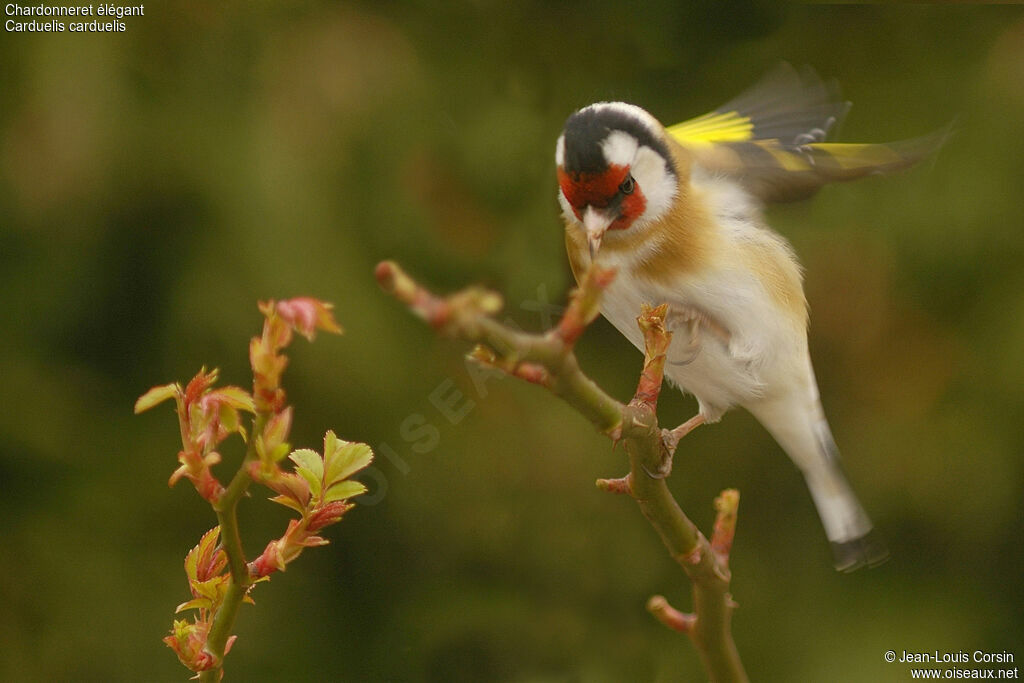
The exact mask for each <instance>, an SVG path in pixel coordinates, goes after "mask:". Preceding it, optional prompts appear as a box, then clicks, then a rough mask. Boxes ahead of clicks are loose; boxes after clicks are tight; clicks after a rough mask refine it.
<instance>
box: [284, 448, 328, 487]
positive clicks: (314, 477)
mask: <svg viewBox="0 0 1024 683" xmlns="http://www.w3.org/2000/svg"><path fill="white" fill-rule="evenodd" d="M288 457H289V458H290V459H291V461H292V462H294V463H295V471H296V473H298V475H299V476H301V477H302V478H303V479H305V480H306V483H307V484H309V490H310V493H312V494H313V497H314V498H315V497H316V496H319V495H320V491H321V489H322V486H323V477H324V461H323V459H322V458H321V457H320V454H319V453H317V452H316V451H314V450H310V449H308V448H300V449H299V450H297V451H292V454H291V455H289V456H288Z"/></svg>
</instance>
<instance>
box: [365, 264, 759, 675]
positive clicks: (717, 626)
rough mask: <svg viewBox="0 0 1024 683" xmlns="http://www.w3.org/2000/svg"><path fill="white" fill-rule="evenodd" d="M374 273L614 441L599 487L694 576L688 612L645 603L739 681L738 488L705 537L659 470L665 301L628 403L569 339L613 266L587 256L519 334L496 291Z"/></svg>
mask: <svg viewBox="0 0 1024 683" xmlns="http://www.w3.org/2000/svg"><path fill="white" fill-rule="evenodd" d="M376 276H377V280H378V282H379V283H380V285H381V287H382V288H383V289H384V291H386V292H388V293H389V294H391V295H392V296H394V297H395V298H397V299H398V300H399V301H401V302H402V303H404V304H405V305H406V306H408V307H409V308H410V309H411V310H412V311H413V313H415V314H416V315H418V316H419V317H421V318H422V319H423V320H424V321H426V322H427V324H428V325H430V326H431V327H433V328H434V329H435V330H437V331H439V332H440V333H442V334H444V335H446V336H450V337H455V338H459V339H463V340H466V341H469V342H472V343H475V344H477V347H476V348H475V349H474V350H473V351H472V352H471V353H470V358H472V359H474V360H475V361H477V362H479V363H483V364H484V365H488V366H491V367H496V368H499V369H501V370H503V371H505V372H507V373H508V374H510V375H513V376H516V377H520V378H522V379H525V380H527V381H530V382H533V383H535V384H539V385H541V386H544V387H547V388H548V389H550V390H551V391H552V392H553V393H554V394H556V395H557V396H558V397H559V398H561V399H562V400H564V401H565V402H566V403H568V404H569V405H571V406H572V407H573V408H575V409H576V410H577V411H578V412H579V413H580V414H581V415H583V416H584V417H586V418H587V419H588V420H590V421H591V422H592V423H593V424H594V425H595V426H596V427H597V429H598V430H599V431H601V432H602V433H604V434H606V435H608V436H609V437H610V438H612V439H613V441H616V442H618V441H620V440H621V441H622V442H623V444H624V446H625V450H626V453H627V454H628V455H629V463H630V472H629V474H628V475H627V476H626V477H623V478H621V479H601V480H598V482H597V485H598V487H599V488H601V489H602V490H606V491H609V492H613V493H620V494H628V495H630V496H632V497H633V498H634V499H635V500H636V502H637V504H638V505H639V507H640V510H641V511H642V512H643V514H644V516H645V517H646V518H647V520H648V521H649V522H650V523H651V525H652V526H653V527H654V529H655V531H657V532H658V535H659V536H660V537H661V540H662V542H663V543H664V544H665V547H666V548H668V551H669V554H670V555H671V556H672V558H673V559H675V560H676V562H678V563H679V564H680V565H681V566H682V568H683V570H684V571H685V572H686V573H687V575H688V576H689V577H690V579H691V581H692V583H693V603H694V614H693V615H686V614H683V613H681V612H678V611H677V610H675V609H673V608H672V607H671V606H670V605H669V604H668V602H667V601H666V600H665V599H664V598H662V597H660V596H655V597H654V598H652V599H651V601H650V602H649V603H648V609H649V610H650V611H651V612H652V613H653V614H654V615H655V616H656V617H657V618H658V619H659V620H660V621H661V622H662V623H664V624H666V625H668V626H670V627H671V628H674V629H676V630H679V631H683V632H685V633H687V634H688V635H689V636H690V639H691V640H692V642H693V644H694V646H695V647H696V649H697V651H698V653H699V654H700V658H701V661H702V662H703V664H704V668H705V670H706V671H707V673H708V676H709V677H710V679H711V680H712V681H716V682H727V681H730V682H731V681H746V680H747V676H746V673H745V672H744V670H743V665H742V663H741V662H740V658H739V654H738V653H737V651H736V646H735V644H734V642H733V640H732V634H731V632H730V628H729V625H730V619H731V615H732V611H733V609H734V608H735V604H734V603H733V602H732V598H731V596H730V595H729V580H730V574H729V567H728V553H729V549H730V547H731V545H732V538H733V533H734V531H735V525H736V508H737V505H738V502H739V494H738V493H736V492H735V491H731V490H730V491H725V492H723V493H722V495H721V496H720V497H719V499H718V501H716V507H717V509H718V511H719V512H718V520H717V521H716V523H715V533H714V534H713V539H714V542H713V543H709V542H708V540H707V539H706V538H705V537H704V535H703V534H701V532H700V531H699V530H698V529H697V527H696V526H695V525H694V524H693V522H691V521H690V520H689V518H687V517H686V515H685V514H683V511H682V510H681V509H680V508H679V505H678V504H677V503H676V501H675V498H673V497H672V493H671V492H670V491H669V489H668V486H667V485H666V483H665V479H664V477H660V478H659V477H658V476H657V475H652V474H651V473H652V472H660V471H663V468H664V467H665V464H666V462H668V460H669V459H670V458H671V455H672V451H673V450H674V449H675V442H674V441H673V440H672V439H671V438H670V435H671V434H672V433H671V432H668V431H667V430H662V429H660V428H659V426H658V420H657V415H656V410H657V401H658V395H659V393H660V391H661V385H662V380H663V372H664V365H665V352H666V350H667V349H668V345H669V343H670V342H671V339H672V335H671V333H670V332H668V331H667V330H666V329H665V307H664V306H661V307H659V308H657V309H651V308H649V307H645V308H644V310H643V312H642V313H641V316H640V318H638V319H637V322H638V324H639V325H640V328H641V329H642V330H643V332H644V338H645V342H646V347H647V349H646V354H645V360H644V368H643V372H642V373H641V375H640V381H639V383H638V385H637V391H636V395H635V396H634V397H633V400H632V401H630V403H629V404H628V405H624V404H622V403H620V402H619V401H616V400H615V399H614V398H612V397H611V396H609V395H608V394H606V393H605V392H604V391H603V390H602V389H601V388H600V387H598V386H597V384H595V383H594V382H593V381H592V380H591V379H590V378H589V377H587V376H586V375H585V374H584V373H583V371H582V370H581V369H580V367H579V363H578V362H577V360H576V355H575V353H574V351H573V347H574V345H575V343H576V341H577V340H578V339H579V337H580V336H581V335H582V334H583V331H584V330H585V329H586V327H587V325H589V324H590V323H591V322H592V321H593V320H594V319H595V318H596V317H597V315H598V313H599V312H600V300H601V296H602V294H603V293H604V291H605V290H606V289H607V288H608V287H609V285H611V283H612V280H613V279H614V277H615V273H614V271H613V270H611V269H607V268H602V267H600V266H593V267H591V268H590V269H588V271H587V272H586V273H585V274H584V276H583V278H582V281H581V283H580V287H579V289H578V290H576V291H575V292H573V294H572V298H571V300H570V303H569V306H568V308H567V309H566V312H565V314H564V315H563V316H562V318H561V320H559V322H558V324H557V325H556V326H555V327H554V328H553V329H552V330H550V331H548V332H547V333H545V334H539V335H538V334H527V333H524V332H520V331H518V330H514V329H512V328H510V327H507V326H505V325H502V324H500V323H498V322H496V321H495V320H494V319H492V318H491V317H490V316H492V315H494V314H495V313H497V312H498V311H499V310H500V309H501V305H502V304H501V297H500V296H499V295H497V294H495V293H493V292H488V291H485V290H482V289H479V288H469V289H465V290H462V291H461V292H457V293H455V294H453V295H451V296H448V297H438V296H436V295H434V294H432V293H430V292H429V291H427V290H426V289H424V288H423V287H421V286H420V285H419V284H417V283H416V282H415V281H414V280H413V279H412V278H410V277H409V276H408V275H406V274H405V272H403V271H402V269H401V268H399V267H398V265H396V264H395V263H393V262H390V261H385V262H382V263H380V264H379V265H378V266H377V269H376Z"/></svg>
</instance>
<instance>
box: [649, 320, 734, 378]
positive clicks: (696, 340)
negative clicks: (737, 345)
mask: <svg viewBox="0 0 1024 683" xmlns="http://www.w3.org/2000/svg"><path fill="white" fill-rule="evenodd" d="M683 324H685V325H686V333H687V337H686V340H687V341H686V346H685V347H684V348H685V351H686V353H687V357H686V359H684V360H674V361H669V363H671V364H672V365H687V364H689V363H692V362H693V360H694V359H695V358H696V357H697V354H698V353H699V352H700V345H701V342H702V341H703V340H702V333H703V332H704V331H705V330H706V331H707V332H709V333H710V334H711V335H712V336H713V337H716V338H718V339H719V340H720V341H721V342H722V343H723V344H726V345H728V344H729V341H730V340H731V339H732V334H731V333H730V332H729V330H727V329H726V328H725V326H724V325H722V324H721V323H720V322H718V321H717V320H715V319H714V318H712V317H711V316H710V315H708V314H707V313H705V312H704V311H702V310H700V309H698V308H694V307H691V306H673V307H672V308H671V309H670V310H669V315H668V318H667V319H666V321H665V326H666V327H667V328H668V329H669V330H670V331H672V332H674V331H675V330H677V329H679V328H681V327H682V326H683Z"/></svg>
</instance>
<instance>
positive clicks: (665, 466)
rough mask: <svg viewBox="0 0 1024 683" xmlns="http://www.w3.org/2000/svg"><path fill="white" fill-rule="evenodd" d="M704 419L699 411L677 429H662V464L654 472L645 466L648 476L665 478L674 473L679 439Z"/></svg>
mask: <svg viewBox="0 0 1024 683" xmlns="http://www.w3.org/2000/svg"><path fill="white" fill-rule="evenodd" d="M704 421H705V420H704V416H703V415H701V414H700V413H697V414H696V415H694V416H693V417H691V418H690V419H689V420H687V421H686V422H684V423H683V424H681V425H679V426H678V427H676V428H675V429H663V430H661V464H660V465H658V469H657V470H655V471H654V472H651V471H650V470H648V469H647V468H646V467H645V468H644V472H646V473H647V476H648V477H650V478H651V479H664V478H665V477H667V476H668V475H670V474H672V456H674V455H675V452H676V447H677V446H678V445H679V441H680V440H681V439H682V438H683V437H684V436H686V435H687V434H689V433H690V432H692V431H693V430H694V429H696V428H697V427H699V426H701V425H702V424H704Z"/></svg>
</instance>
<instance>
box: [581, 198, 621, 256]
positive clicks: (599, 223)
mask: <svg viewBox="0 0 1024 683" xmlns="http://www.w3.org/2000/svg"><path fill="white" fill-rule="evenodd" d="M614 220H615V219H614V218H612V217H610V216H608V215H607V214H606V213H604V212H603V211H599V210H597V209H595V208H594V207H592V206H588V207H587V210H586V212H585V213H584V214H583V228H584V230H586V232H587V245H588V246H589V247H590V260H591V261H593V260H594V257H595V256H597V252H598V251H599V250H600V249H601V238H603V237H604V233H605V231H606V230H607V229H608V226H609V225H611V224H612V222H613V221H614Z"/></svg>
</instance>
